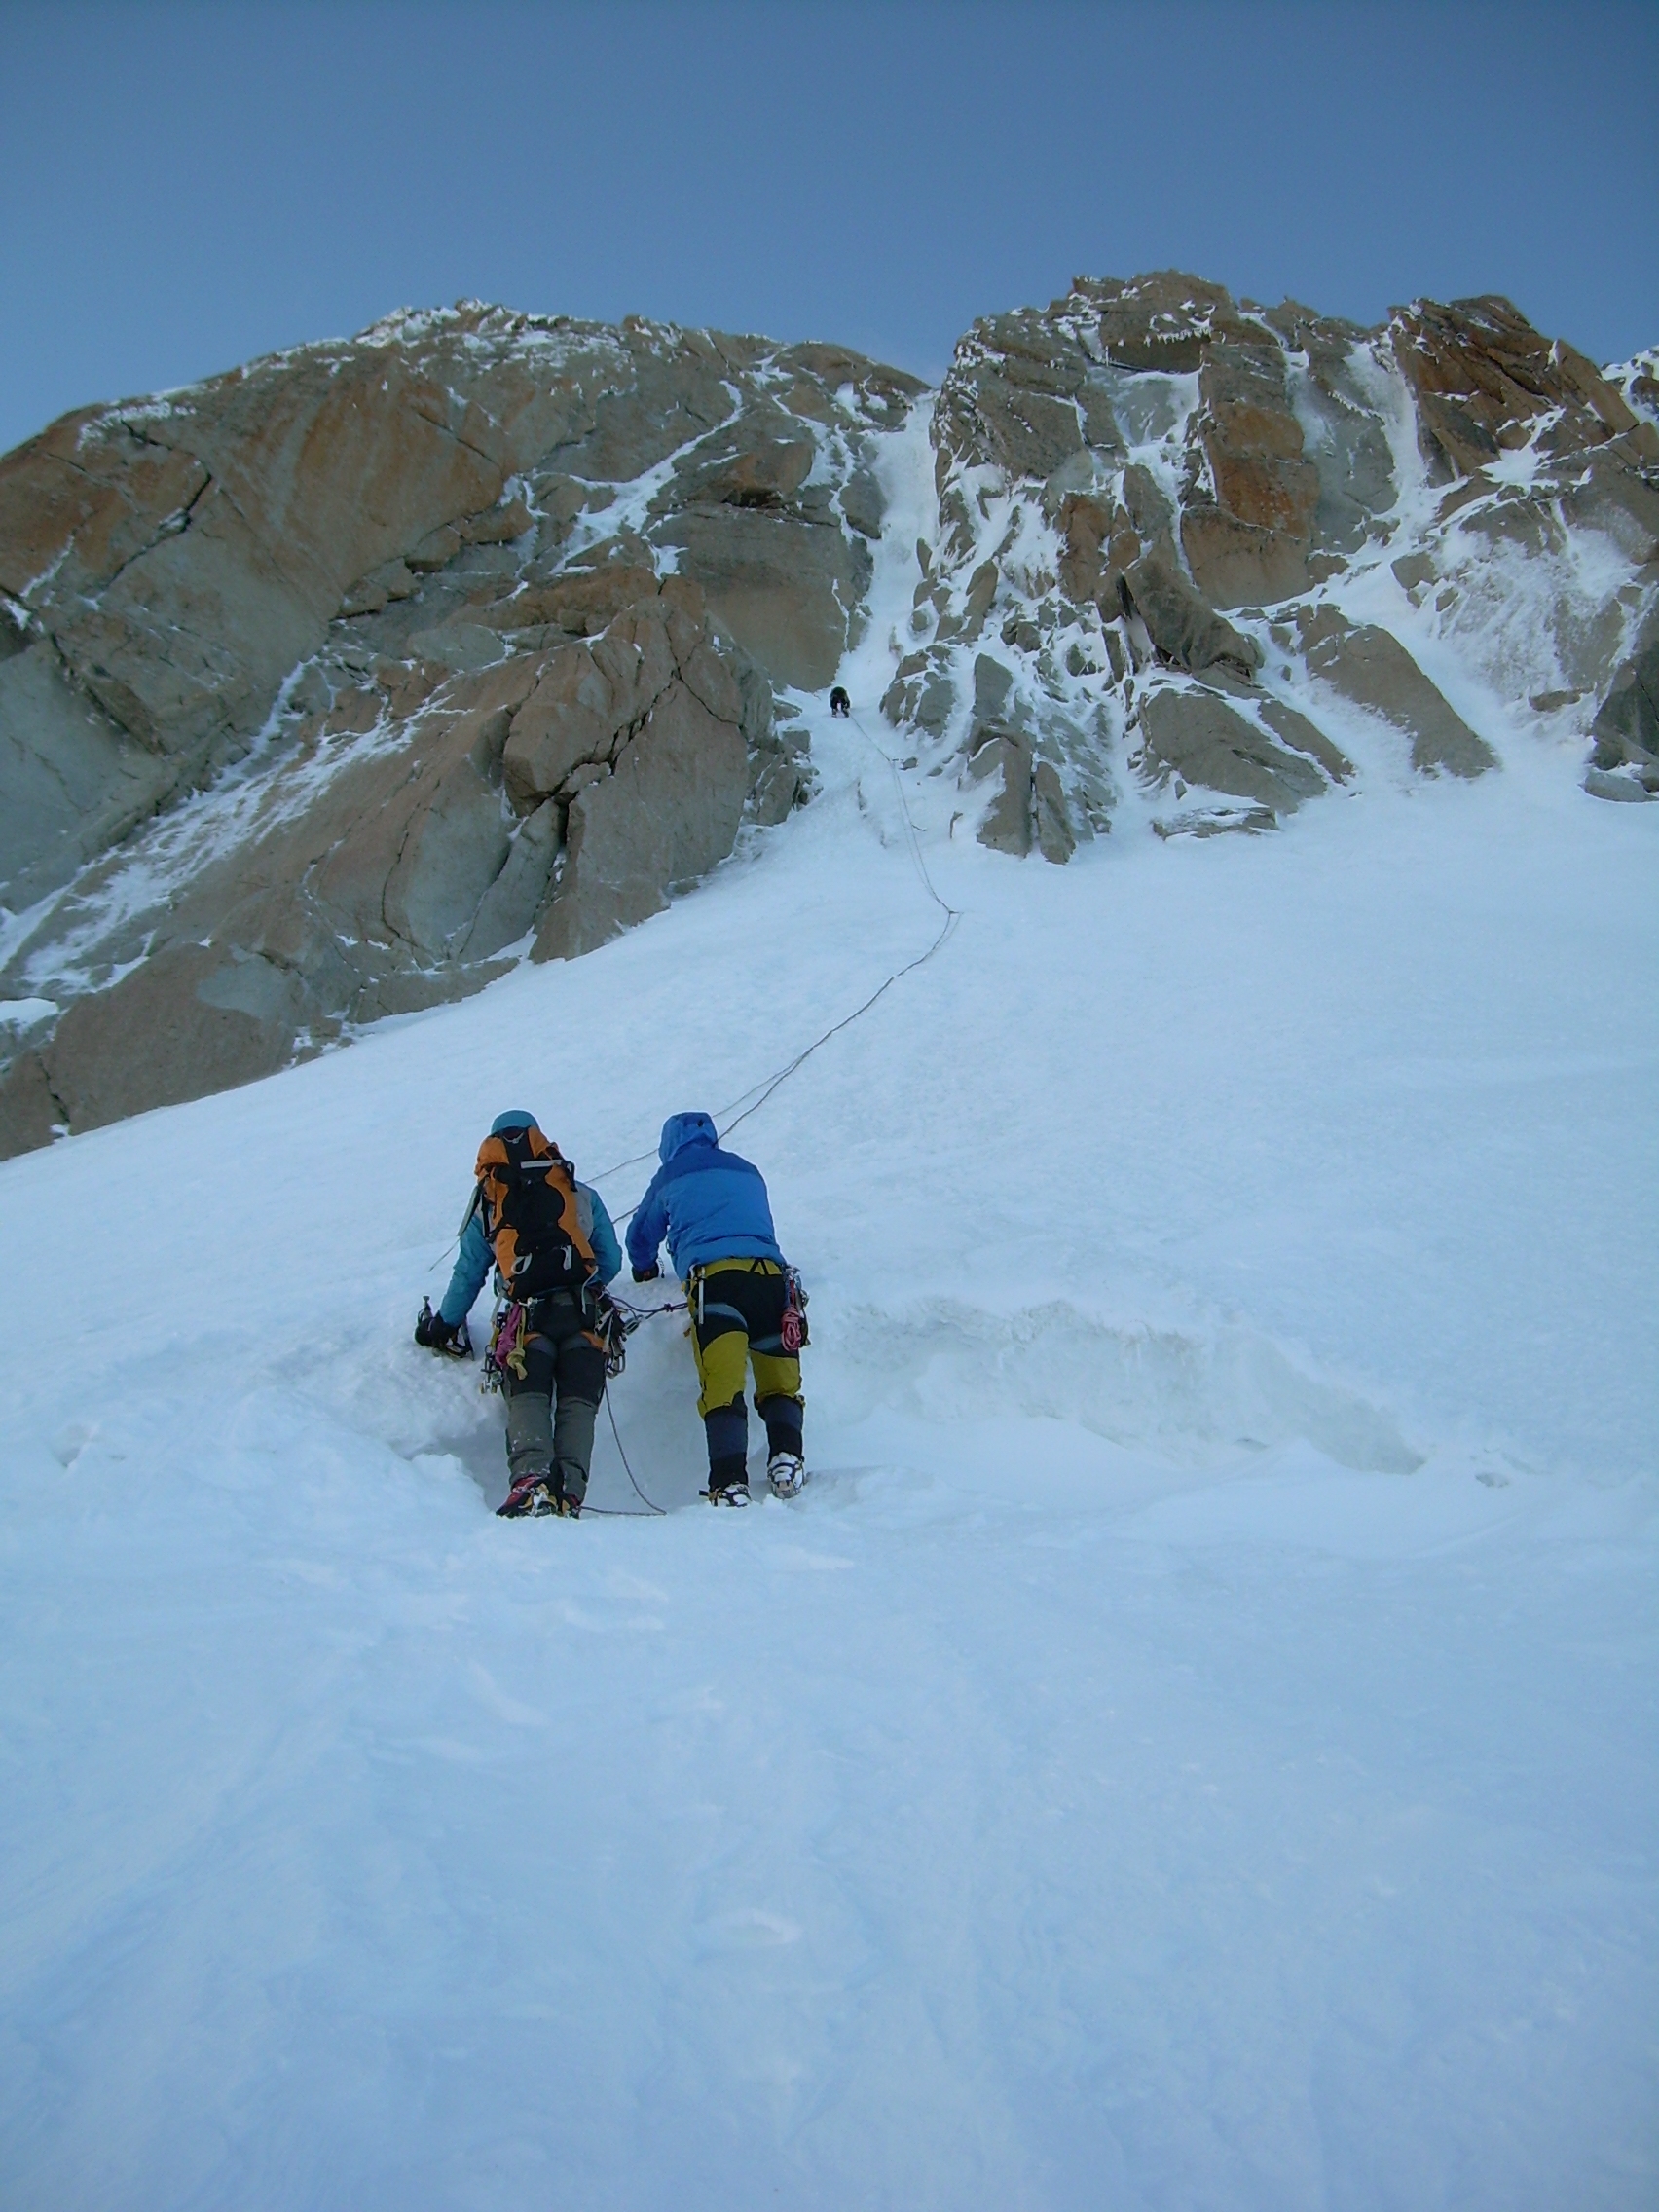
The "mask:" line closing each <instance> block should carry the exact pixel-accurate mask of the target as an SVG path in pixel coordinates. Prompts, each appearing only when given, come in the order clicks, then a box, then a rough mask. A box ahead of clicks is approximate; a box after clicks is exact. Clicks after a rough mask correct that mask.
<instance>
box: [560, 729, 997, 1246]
mask: <svg viewBox="0 0 1659 2212" xmlns="http://www.w3.org/2000/svg"><path fill="white" fill-rule="evenodd" d="M847 719H848V720H849V721H851V723H852V725H853V727H854V728H855V729H856V730H857V731H858V733H859V735H860V736H861V737H862V738H863V739H864V741H865V743H866V745H867V746H868V747H869V748H870V750H871V752H873V753H876V754H878V755H879V756H880V757H881V759H882V760H883V761H884V762H885V763H886V766H887V769H888V772H889V774H890V775H891V776H892V778H893V789H894V791H895V793H897V795H898V799H899V812H900V816H901V818H902V819H903V824H904V845H905V850H906V851H907V853H908V854H909V856H910V860H911V863H912V865H913V866H914V867H915V870H916V873H917V875H918V876H919V877H920V879H921V884H922V888H923V890H924V891H925V892H926V893H927V895H928V897H929V898H930V899H931V900H932V901H933V903H934V904H935V905H936V906H937V907H938V908H939V909H940V912H941V913H942V914H943V916H944V920H943V921H942V923H941V924H940V931H939V935H938V936H937V937H936V938H935V939H934V940H933V942H932V943H931V944H930V945H929V946H928V948H927V950H926V951H925V952H921V953H918V954H917V955H916V957H915V959H914V960H908V961H906V962H905V963H904V965H903V968H896V969H895V970H894V971H893V973H892V975H891V976H889V977H887V979H886V981H885V982H883V983H880V984H878V985H877V987H876V988H875V989H874V990H873V991H871V993H870V994H869V996H868V998H867V999H866V1000H865V1001H864V1003H863V1004H862V1005H860V1006H856V1007H854V1009H853V1011H852V1013H851V1014H843V1015H842V1017H841V1019H840V1020H839V1021H836V1022H832V1023H831V1024H830V1027H829V1028H828V1029H826V1030H824V1031H823V1032H822V1033H821V1034H820V1035H819V1036H817V1037H815V1038H814V1039H813V1040H812V1042H811V1044H810V1045H808V1046H806V1047H805V1049H804V1050H803V1051H799V1052H797V1053H796V1054H795V1056H794V1058H793V1060H791V1061H789V1062H788V1064H787V1065H786V1066H784V1067H781V1068H778V1069H777V1070H775V1071H774V1073H772V1074H771V1075H769V1076H763V1077H762V1078H761V1079H760V1081H759V1082H758V1083H757V1084H751V1085H750V1087H749V1088H748V1089H747V1090H740V1091H739V1092H738V1094H737V1096H736V1097H735V1098H733V1099H730V1100H728V1101H727V1103H726V1104H725V1105H724V1106H722V1107H720V1108H719V1111H718V1112H717V1113H716V1115H715V1120H716V1123H717V1124H723V1125H721V1126H720V1128H719V1136H720V1141H721V1142H722V1143H723V1142H724V1141H725V1139H726V1138H727V1137H728V1136H730V1134H731V1132H732V1130H733V1129H735V1128H738V1127H740V1126H741V1124H743V1123H745V1122H747V1121H748V1120H749V1118H750V1116H751V1115H752V1114H758V1113H759V1111H760V1109H761V1107H762V1106H764V1105H765V1104H766V1102H767V1100H768V1099H769V1098H770V1097H771V1096H772V1094H773V1093H774V1091H776V1090H778V1089H779V1088H781V1087H782V1086H783V1085H784V1084H786V1083H788V1081H789V1080H790V1078H791V1076H793V1075H794V1074H795V1073H796V1072H797V1071H798V1070H799V1069H801V1068H803V1067H804V1066H805V1065H806V1063H807V1061H808V1060H810V1059H811V1057H812V1055H813V1053H814V1052H816V1051H819V1050H820V1048H821V1047H823V1046H825V1045H828V1044H829V1042H830V1039H831V1038H832V1037H838V1036H839V1035H840V1034H841V1032H842V1030H843V1029H850V1028H851V1027H852V1025H853V1023H854V1022H855V1021H859V1020H862V1019H863V1017H864V1016H865V1015H866V1014H868V1012H869V1010H870V1008H871V1007H872V1006H874V1005H875V1004H876V1002H877V1000H878V999H882V998H885V996H886V995H887V993H888V992H889V991H890V990H891V989H892V988H893V986H894V984H895V983H899V982H903V979H904V977H906V976H911V975H914V974H915V972H916V970H917V969H918V968H925V967H926V966H927V964H928V962H929V961H930V960H931V959H932V958H933V956H934V954H935V953H936V952H939V951H940V950H941V949H942V947H943V946H944V944H945V941H946V940H947V939H948V938H949V937H950V936H951V934H952V932H953V931H954V930H955V928H956V925H957V923H958V922H959V921H960V920H961V919H962V910H961V908H960V907H957V906H953V905H951V904H950V903H949V901H948V900H946V899H944V898H941V897H940V891H939V887H938V885H937V884H936V883H935V882H934V879H933V877H932V876H931V875H930V874H929V872H928V864H927V861H926V860H925V858H924V857H923V854H922V839H921V832H920V831H919V830H917V828H916V822H915V817H914V816H913V815H912V814H911V812H910V803H909V800H908V799H907V798H906V796H905V794H904V784H903V775H902V772H901V769H900V765H899V762H898V761H897V760H896V759H895V758H894V757H893V756H892V754H891V753H889V752H888V750H887V748H886V747H885V746H884V745H880V744H878V743H877V742H876V740H875V739H874V738H873V737H871V735H870V734H869V731H868V730H867V729H866V728H865V726H864V723H863V722H862V721H860V719H859V718H858V716H857V715H849V716H848V718H847ZM756 1093H758V1095H756ZM746 1100H749V1101H752V1103H749V1104H745V1101H746ZM738 1107H742V1109H743V1111H742V1112H741V1113H737V1112H736V1111H735V1109H736V1108H738ZM728 1114H730V1115H731V1116H732V1119H731V1120H730V1121H729V1122H728V1121H726V1120H725V1116H726V1115H728ZM655 1158H656V1154H655V1151H654V1150H652V1151H649V1152H637V1153H634V1154H633V1155H631V1157H630V1158H628V1159H627V1160H618V1161H615V1162H614V1164H613V1165H611V1166H609V1167H602V1168H601V1169H600V1170H599V1171H598V1173H597V1174H595V1175H592V1176H590V1177H589V1178H588V1180H589V1181H590V1182H594V1183H602V1182H604V1181H605V1180H606V1178H607V1177H608V1176H610V1175H620V1174H621V1173H622V1171H623V1169H624V1168H626V1167H639V1166H642V1165H643V1164H644V1163H645V1161H647V1160H654V1159H655ZM637 1211H638V1205H637V1203H636V1204H635V1205H632V1206H630V1207H629V1208H628V1210H627V1212H626V1213H619V1214H616V1215H614V1216H613V1217H612V1218H613V1220H614V1221H615V1222H616V1223H617V1224H618V1225H620V1224H621V1223H622V1222H625V1221H628V1220H630V1219H631V1218H632V1217H633V1215H634V1214H635V1213H636V1212H637Z"/></svg>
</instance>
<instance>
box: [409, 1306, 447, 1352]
mask: <svg viewBox="0 0 1659 2212" xmlns="http://www.w3.org/2000/svg"><path fill="white" fill-rule="evenodd" d="M456 1327H457V1324H456V1323H455V1322H454V1321H446V1320H445V1319H444V1317H443V1315H442V1314H441V1313H434V1312H433V1311H432V1309H431V1308H430V1306H428V1305H427V1304H426V1302H425V1300H424V1299H423V1300H422V1301H421V1317H420V1319H419V1320H418V1321H417V1322H416V1324H415V1342H416V1343H417V1344H418V1345H425V1346H427V1347H428V1349H429V1350H432V1351H448V1350H449V1348H450V1346H451V1345H453V1344H454V1343H455V1336H456Z"/></svg>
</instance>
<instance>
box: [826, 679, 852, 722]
mask: <svg viewBox="0 0 1659 2212" xmlns="http://www.w3.org/2000/svg"><path fill="white" fill-rule="evenodd" d="M852 711H853V702H852V701H851V699H849V698H848V697H847V694H846V692H845V691H844V690H843V689H842V688H841V686H840V684H838V683H837V684H836V686H835V688H834V690H833V691H831V692H830V713H831V714H832V715H840V716H842V717H843V718H844V717H846V716H847V715H850V714H851V713H852Z"/></svg>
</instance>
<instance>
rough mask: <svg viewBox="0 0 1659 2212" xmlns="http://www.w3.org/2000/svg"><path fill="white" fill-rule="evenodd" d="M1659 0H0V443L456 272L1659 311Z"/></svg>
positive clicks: (515, 299) (294, 337) (861, 311)
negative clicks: (1181, 284)
mask: <svg viewBox="0 0 1659 2212" xmlns="http://www.w3.org/2000/svg"><path fill="white" fill-rule="evenodd" d="M1656 112H1659V5H1653V4H1651V0H1649V4H1648V5H1645V6H1640V7H1633V6H1625V5H1618V4H1616V0H1604V4H1601V5H1598V4H1595V0H1589V4H1585V0H1581V4H1579V5H1577V6H1575V7H1571V8H1567V7H1559V6H1535V7H1530V6H1525V5H1516V6H1510V7H1487V6H1476V5H1466V6H1458V5H1456V4H1455V0H1454V4H1449V5H1441V6H1437V7H1428V8H1422V7H1412V6H1389V5H1383V4H1374V5H1350V6H1344V5H1340V4H1331V5H1326V6H1319V7H1307V6H1275V5H1270V4H1265V0H1264V4H1244V0H1240V4H1237V5H1233V6H1225V5H1200V6H1193V5H1171V6H1162V7H1154V6H1120V5H1111V4H1107V0H1098V4H1093V5H1089V4H1074V5H1064V6H1045V5H1027V6H1024V7H1019V8H1014V7H1009V6H1003V5H977V4H975V0H958V4H957V5H954V6H946V7H940V6H932V5H922V4H914V5H906V4H903V0H889V4H887V5H876V6H856V5H851V4H838V0H819V4H796V5H792V4H789V0H770V4H762V5H712V4H711V5H701V4H698V0H682V4H681V5H678V6H661V5H633V4H629V0H617V4H615V5H610V6H605V7H594V6H553V5H542V6H535V5H528V4H496V0H474V4H473V5H470V6H467V7H464V8H461V7H453V6H448V5H422V4H420V0H407V4H403V5H387V4H376V0H363V4H359V5H332V6H330V5H322V4H307V0H287V4H285V5H282V6H279V7H270V6H249V5H238V4H237V0H217V4H215V5H210V6H203V5H194V4H193V5H176V4H175V5H160V4H158V5H144V4H142V0H115V4H111V5H104V6H77V5H73V4H59V5H55V6H44V5H38V4H35V0H0V300H3V302H4V312H3V320H0V330H3V349H0V448H3V447H5V446H9V445H11V444H12V443H14V442H15V441H16V440H18V439H19V438H21V437H23V436H26V435H27V434H28V433H29V432H30V431H31V430H33V429H36V428H38V427H39V426H40V425H41V424H43V423H45V422H46V421H48V420H49V419H50V418H51V417H53V416H54V415H55V414H58V413H60V412H61V411H62V410H63V409H65V408H67V407H70V406H73V405H76V404H78V403H81V402H84V401H88V400H92V399H97V398H108V397H114V396H119V395H125V394H127V393H130V392H135V391H142V390H148V389H151V388H155V387H162V386H166V385H171V384H178V383H182V382H185V381H187V380H189V379H191V378H193V377H197V376H202V375H204V374H206V373H208V372H210V371H212V370H215V369H220V368H224V367H228V366H230V365H231V364H232V363H234V362H236V361H239V360H242V359H245V358H247V357H248V356H250V355H252V354H254V353H256V352H260V351H264V350H269V349H271V348H273V347H276V346H281V345H287V344H292V343H294V342H297V341H300V340H304V339H310V338H320V337H326V336H332V335H338V334H340V333H343V332H347V331H350V330H354V329H357V328H360V327H361V326H362V325H363V324H364V323H366V322H368V321H370V320H372V319H373V318H374V317H375V316H376V315H378V314H380V313H385V312H386V311H387V309H389V308H392V307H395V306H400V305H404V304H413V303H420V304H429V303H432V302H436V301H442V300H452V299H456V298H460V297H462V296H465V295H474V296H480V297H484V298H488V299H495V300H501V301H505V302H507V303H509V304H511V305H513V306H517V307H523V308H530V309H535V310H539V311H543V312H550V313H552V312H563V313H573V314H580V315H591V316H597V317H603V318H607V319H609V318H613V317H616V316H618V315H621V314H623V313H628V312H630V311H634V312H638V313H646V314H651V315H656V316H661V317H664V318H667V319H672V320H677V321H685V322H707V323H714V324H718V325H719V326H722V327H724V328H728V329H758V330H764V331H767V332H769V333H771V334H773V335H776V336H781V337H789V338H795V337H809V336H811V337H831V338H836V339H840V340H843V341H845V342H847V343H849V344H851V345H854V346H858V347H861V348H863V349H864V350H867V351H869V352H872V353H876V354H878V355H881V356H884V357H885V358H887V359H890V360H894V361H897V362H899V363H901V364H903V366H905V367H908V368H911V369H914V370H916V371H918V372H919V373H921V374H924V375H930V376H933V375H937V374H938V373H939V372H940V370H941V368H942V367H943V365H944V363H945V362H946V361H947V360H948V358H949V354H950V348H951V345H952V343H953V341H954V339H955V338H956V336H957V335H958V333H959V332H960V331H961V330H963V329H964V328H965V327H966V325H967V324H968V323H969V322H970V321H971V320H972V319H973V317H974V316H975V315H976V314H980V313H987V312H990V311H992V310H995V309H998V308H1004V307H1012V306H1016V305H1019V304H1022V303H1025V302H1029V301H1043V300H1047V299H1049V298H1051V296H1053V294H1055V293H1056V292H1060V291H1063V290H1064V289H1065V287H1066V284H1067V283H1068V281H1069V279H1070V277H1071V276H1072V275H1073V273H1074V272H1076V271H1088V272H1089V273H1091V274H1096V275H1124V276H1126V275H1129V274H1132V273H1133V272H1134V271H1136V270H1141V269H1148V268H1160V267H1167V266H1177V267H1183V268H1189V269H1194V270H1198V271H1199V272H1201V273H1202V274H1204V275H1206V276H1212V277H1215V278H1218V279H1219V280H1221V281H1222V282H1224V283H1226V284H1228V285H1230V286H1232V287H1233V289H1234V290H1235V291H1236V292H1240V293H1245V294H1248V295H1250V296H1252V297H1257V298H1264V299H1271V300H1276V299H1278V298H1280V297H1282V296H1283V295H1285V294H1286V293H1289V294H1292V295H1294V296H1295V297H1297V298H1299V299H1303V300H1306V301H1307V302H1309V304H1311V305H1313V306H1315V307H1318V308H1320V309H1323V310H1325V311H1327V312H1330V313H1341V314H1346V315H1349V316H1352V317H1354V318H1356V319H1358V320H1361V321H1367V322H1369V321H1375V320H1378V319H1380V318H1381V317H1382V316H1383V314H1384V313H1386V312H1387V309H1388V308H1389V306H1390V305H1391V304H1393V303H1395V302H1397V301H1400V300H1404V299H1408V298H1410V297H1412V296H1414V295H1416V294H1419V293H1427V294H1430V295H1432V296H1435V297H1438V298H1443V299H1444V298H1450V297H1455V296H1457V295H1461V294H1465V293H1469V292H1474V291H1489V290H1490V291H1502V292H1507V293H1508V294H1510V296H1511V297H1512V298H1514V299H1515V300H1516V301H1517V302H1518V303H1519V305H1520V306H1521V307H1522V308H1523V309H1524V310H1525V312H1526V313H1528V314H1530V316H1531V317H1532V318H1533V320H1534V321H1536V322H1537V323H1539V324H1540V326H1541V327H1543V328H1544V329H1546V330H1548V331H1550V332H1552V333H1557V332H1559V333H1560V334H1562V335H1565V336H1567V337H1570V338H1571V339H1572V340H1573V341H1574V343H1575V344H1577V345H1578V346H1580V347H1581V348H1583V349H1584V350H1586V351H1587V352H1589V353H1591V354H1593V355H1595V356H1597V357H1598V358H1601V359H1607V358H1611V357H1614V356H1618V355H1623V354H1626V353H1629V352H1630V351H1632V350H1635V349H1636V348H1637V347H1639V346H1642V345H1647V344H1651V343H1653V342H1654V341H1655V340H1659V220H1656V219H1655V217H1656V205H1659V193H1656V190H1655V183H1654V168H1653V152H1652V149H1653V128H1654V127H1653V117H1654V115H1655V113H1656Z"/></svg>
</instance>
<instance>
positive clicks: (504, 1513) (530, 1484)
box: [496, 1475, 566, 1521]
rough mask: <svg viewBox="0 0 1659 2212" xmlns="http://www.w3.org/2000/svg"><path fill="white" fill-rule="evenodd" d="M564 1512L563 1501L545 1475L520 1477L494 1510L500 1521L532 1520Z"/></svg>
mask: <svg viewBox="0 0 1659 2212" xmlns="http://www.w3.org/2000/svg"><path fill="white" fill-rule="evenodd" d="M565 1510H566V1507H565V1503H564V1500H563V1499H562V1498H561V1497H560V1496H559V1495H558V1493H557V1492H556V1491H555V1490H554V1488H553V1485H552V1484H551V1483H550V1482H549V1481H548V1479H547V1477H546V1476H545V1475H521V1476H520V1477H519V1479H518V1481H517V1482H516V1483H514V1485H513V1487H512V1489H511V1490H510V1491H508V1493H507V1494H506V1496H505V1497H504V1498H503V1499H502V1500H501V1502H500V1504H499V1505H498V1506H497V1508H496V1512H497V1515H498V1518H499V1519H500V1520H502V1521H522V1520H533V1519H536V1518H538V1517H539V1516H540V1515H541V1514H543V1513H563V1512H564V1511H565Z"/></svg>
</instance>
